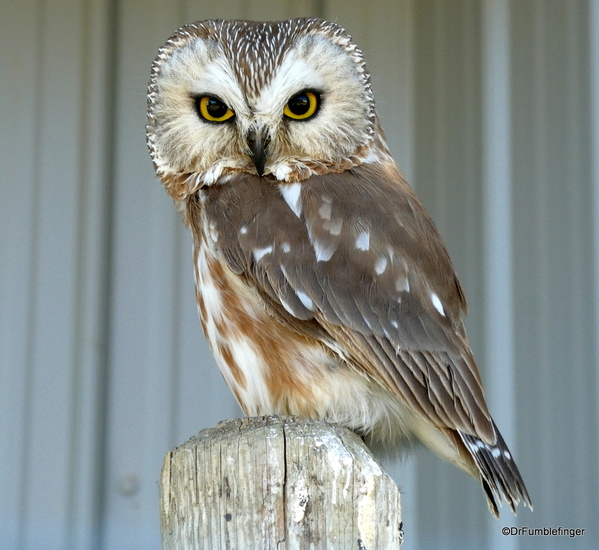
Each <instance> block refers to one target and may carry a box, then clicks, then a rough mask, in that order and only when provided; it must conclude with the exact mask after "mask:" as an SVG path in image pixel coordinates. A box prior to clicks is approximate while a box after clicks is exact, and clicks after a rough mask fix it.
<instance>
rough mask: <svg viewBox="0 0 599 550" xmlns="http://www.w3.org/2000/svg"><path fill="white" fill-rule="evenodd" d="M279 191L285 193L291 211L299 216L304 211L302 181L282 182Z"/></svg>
mask: <svg viewBox="0 0 599 550" xmlns="http://www.w3.org/2000/svg"><path fill="white" fill-rule="evenodd" d="M279 191H281V195H283V198H284V199H285V202H286V203H287V205H288V206H289V208H291V211H292V212H293V213H294V214H295V215H296V216H297V217H298V218H299V217H300V216H301V213H302V202H301V192H302V185H301V183H287V184H280V185H279Z"/></svg>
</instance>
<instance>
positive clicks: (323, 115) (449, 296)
mask: <svg viewBox="0 0 599 550" xmlns="http://www.w3.org/2000/svg"><path fill="white" fill-rule="evenodd" d="M147 143H148V147H149V151H150V155H151V158H152V161H153V164H154V168H155V170H156V174H157V175H158V177H159V178H160V180H161V181H162V182H163V184H164V186H165V187H166V190H167V191H168V193H169V194H170V196H171V197H172V198H173V199H174V200H175V202H176V204H177V205H178V206H179V208H180V209H181V210H182V212H183V213H184V219H185V223H186V224H187V225H188V226H189V228H190V229H191V233H192V236H193V265H194V269H195V281H196V298H197V303H198V309H199V314H200V319H201V324H202V327H203V329H204V333H205V335H206V338H207V340H208V343H209V345H210V347H211V350H212V352H213V354H214V356H215V358H216V362H217V364H218V365H219V368H220V370H221V372H222V375H223V377H224V379H225V381H226V383H227V384H228V386H229V388H230V389H231V391H232V392H233V394H234V395H235V397H236V399H237V401H238V402H239V404H240V406H241V408H242V409H243V410H244V412H245V413H246V414H248V415H270V414H281V415H297V416H300V417H305V418H315V419H320V420H323V421H326V422H330V423H338V424H341V425H344V426H346V427H348V428H350V429H352V430H354V431H355V432H357V433H358V434H360V435H361V436H362V437H363V438H364V439H365V441H366V442H367V444H369V445H371V446H374V447H380V448H383V449H387V450H388V451H390V452H395V451H397V452H400V450H401V449H405V448H407V447H409V446H410V445H411V444H412V443H413V442H418V441H420V442H422V443H423V444H424V445H425V446H426V447H428V448H430V449H431V450H432V451H433V452H434V453H436V454H437V455H438V456H439V457H441V458H443V459H445V460H447V461H449V462H451V463H452V464H454V465H456V466H457V467H459V468H461V469H462V470H464V471H465V472H467V473H468V474H470V475H471V476H473V477H474V478H476V479H479V480H480V482H481V484H482V487H483V490H484V493H485V495H486V498H487V500H488V504H489V508H490V510H491V512H492V513H493V514H494V515H495V516H496V517H497V516H498V504H501V503H502V502H503V500H505V501H506V502H507V504H509V506H510V508H511V509H512V511H514V513H515V507H516V505H517V504H518V503H519V502H520V501H523V503H524V504H525V505H528V506H531V501H530V498H529V495H528V492H527V490H526V487H525V485H524V482H523V481H522V478H521V476H520V473H519V471H518V468H517V467H516V464H515V462H514V459H513V457H512V455H511V453H510V451H509V449H508V447H507V445H506V443H505V441H504V440H503V438H502V436H501V434H500V433H499V430H498V429H497V426H496V425H495V423H494V421H493V419H492V417H491V415H490V414H489V411H488V409H487V405H486V403H485V399H484V395H483V387H482V382H481V378H480V375H479V373H478V369H477V366H476V363H475V360H474V357H473V355H472V351H471V349H470V346H469V344H468V340H467V337H466V333H465V330H464V325H463V321H462V316H463V315H464V314H465V312H466V299H465V296H464V291H463V290H462V286H461V285H460V282H459V281H458V278H457V276H456V274H455V271H454V268H453V266H452V263H451V261H450V258H449V256H448V253H447V250H446V248H445V245H444V243H443V241H442V239H441V236H440V235H439V232H438V230H437V229H436V228H435V225H434V224H433V222H432V220H431V218H430V217H429V215H428V214H427V212H426V211H425V210H424V207H423V206H422V205H421V203H420V202H419V201H418V199H417V198H416V196H415V194H414V192H413V191H412V189H411V188H410V187H409V185H408V184H407V183H406V181H405V179H404V177H403V176H402V173H401V171H400V169H399V168H398V166H397V164H396V163H395V162H394V161H393V158H392V157H391V155H390V152H389V149H388V147H387V144H386V142H385V136H384V133H383V130H382V128H381V125H380V122H379V119H378V116H377V113H376V110H375V104H374V98H373V93H372V89H371V84H370V75H369V72H368V69H367V67H366V64H365V61H364V57H363V55H362V52H361V51H360V49H359V48H358V47H357V46H356V45H355V44H354V43H353V42H352V39H351V37H350V36H349V35H348V34H347V33H346V32H345V31H344V29H342V28H341V27H339V26H338V25H336V24H334V23H329V22H326V21H322V20H319V19H307V18H302V19H292V20H289V21H282V22H251V21H224V20H209V21H201V22H197V23H193V24H190V25H186V26H184V27H182V28H180V29H179V30H178V31H176V32H175V34H173V35H172V36H171V38H170V39H169V40H168V41H167V42H166V44H165V45H164V46H163V47H162V48H160V50H159V52H158V56H157V58H156V60H155V61H154V63H153V65H152V70H151V80H150V83H149V87H148V122H147Z"/></svg>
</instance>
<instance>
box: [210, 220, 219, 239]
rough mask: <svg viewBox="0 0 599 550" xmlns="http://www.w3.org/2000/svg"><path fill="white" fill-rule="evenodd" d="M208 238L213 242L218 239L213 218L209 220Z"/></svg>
mask: <svg viewBox="0 0 599 550" xmlns="http://www.w3.org/2000/svg"><path fill="white" fill-rule="evenodd" d="M209 227H210V238H211V239H212V241H213V242H216V241H218V231H217V230H216V222H215V221H214V220H210V224H209Z"/></svg>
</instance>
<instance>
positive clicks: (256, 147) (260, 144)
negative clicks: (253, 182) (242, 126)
mask: <svg viewBox="0 0 599 550" xmlns="http://www.w3.org/2000/svg"><path fill="white" fill-rule="evenodd" d="M247 143H248V145H249V147H250V157H252V161H253V162H254V166H255V167H256V172H258V175H259V176H260V177H262V176H263V175H264V165H265V164H266V158H267V156H268V144H269V143H270V137H269V135H268V130H267V129H266V128H258V129H255V128H252V129H251V130H250V131H249V132H248V134H247Z"/></svg>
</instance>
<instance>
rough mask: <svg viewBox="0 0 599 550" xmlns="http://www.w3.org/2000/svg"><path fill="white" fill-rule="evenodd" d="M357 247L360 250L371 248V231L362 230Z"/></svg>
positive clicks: (357, 240)
mask: <svg viewBox="0 0 599 550" xmlns="http://www.w3.org/2000/svg"><path fill="white" fill-rule="evenodd" d="M356 248H357V249H358V250H368V249H369V248H370V233H368V231H362V233H360V234H359V235H358V238H357V239H356Z"/></svg>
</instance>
